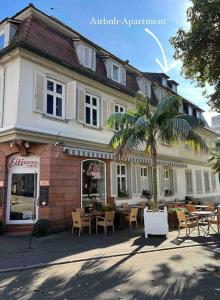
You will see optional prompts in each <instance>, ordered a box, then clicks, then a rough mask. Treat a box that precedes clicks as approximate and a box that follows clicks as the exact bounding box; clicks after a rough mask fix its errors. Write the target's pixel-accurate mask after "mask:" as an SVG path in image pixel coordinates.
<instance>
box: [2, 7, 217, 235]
mask: <svg viewBox="0 0 220 300" xmlns="http://www.w3.org/2000/svg"><path fill="white" fill-rule="evenodd" d="M0 47H1V49H0V157H1V160H0V219H3V220H4V222H6V223H7V224H8V225H18V228H22V230H23V229H24V226H23V225H26V226H28V225H29V226H30V225H31V224H33V223H34V222H35V221H36V220H37V219H38V218H47V219H49V221H50V222H51V225H52V226H53V225H54V226H61V225H62V226H63V225H65V224H66V222H67V221H69V220H70V219H71V211H73V210H74V209H75V208H76V207H79V206H81V205H82V206H88V205H89V206H92V205H93V206H94V205H98V204H97V203H99V202H102V203H107V202H109V201H113V200H114V201H115V202H116V203H117V204H120V203H122V202H129V203H131V204H132V203H137V202H141V201H143V199H142V192H143V190H152V187H151V159H150V158H149V157H146V156H145V155H144V154H143V153H140V152H136V153H133V154H132V155H130V156H129V157H127V159H126V160H124V161H116V160H114V154H113V152H112V150H111V149H110V148H109V146H108V144H109V141H110V138H111V136H112V134H113V131H112V130H110V129H108V128H107V126H106V121H107V119H108V117H109V116H110V115H111V114H112V113H113V112H115V111H126V110H128V109H129V108H134V102H133V97H134V95H135V93H136V92H137V91H138V90H141V91H142V92H143V93H144V94H145V95H146V96H147V97H148V98H149V99H150V103H151V105H152V107H153V106H155V105H157V104H158V103H159V102H160V101H162V100H163V99H164V98H165V97H166V96H168V95H172V94H177V85H178V83H176V82H175V81H173V80H169V77H168V76H167V75H166V74H162V73H147V72H146V73H143V72H141V71H139V70H137V69H136V68H135V67H133V66H131V65H130V64H129V63H128V61H122V60H121V59H119V58H118V57H115V56H114V55H112V54H111V53H109V52H108V51H107V50H105V49H102V48H101V47H99V46H98V45H96V44H94V43H92V42H91V41H89V40H88V39H86V38H85V37H83V36H82V35H80V34H79V33H77V32H75V31H74V30H73V29H72V28H69V27H68V26H67V25H65V24H63V23H62V22H59V21H58V20H57V19H54V18H52V17H49V16H47V15H46V14H44V13H43V12H41V11H39V10H38V9H37V8H35V7H33V6H32V5H30V6H28V7H27V8H25V9H24V10H22V11H21V12H19V13H17V14H16V15H15V16H14V17H12V18H10V19H5V20H3V21H2V22H1V23H0ZM182 112H183V113H185V114H189V115H194V116H196V117H198V118H202V112H203V111H202V110H201V109H200V108H199V107H197V106H196V105H194V104H192V103H190V102H189V101H188V100H185V99H183V106H182ZM200 134H201V135H202V136H203V137H204V138H205V139H206V142H207V144H208V145H211V144H214V141H215V138H216V136H217V135H216V133H214V132H212V131H211V130H210V129H209V128H204V129H202V130H201V132H200ZM158 153H159V158H158V179H159V180H158V190H159V199H160V200H162V199H164V200H166V201H171V200H174V199H180V200H182V199H185V197H186V196H192V197H194V198H199V199H201V200H210V201H218V200H219V195H220V185H219V180H218V177H217V175H216V174H213V172H212V170H211V168H210V167H209V165H208V163H207V160H208V157H207V155H205V154H202V153H195V152H194V151H193V150H192V149H191V148H189V147H188V146H187V145H186V144H184V143H183V144H180V145H176V146H172V147H171V146H169V145H164V144H162V143H161V144H160V145H159V148H158ZM19 226H22V227H19Z"/></svg>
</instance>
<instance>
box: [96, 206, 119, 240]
mask: <svg viewBox="0 0 220 300" xmlns="http://www.w3.org/2000/svg"><path fill="white" fill-rule="evenodd" d="M114 219H115V211H106V213H105V217H100V216H97V217H96V233H98V226H102V227H104V232H105V235H106V232H107V228H108V227H112V230H113V233H115V228H114Z"/></svg>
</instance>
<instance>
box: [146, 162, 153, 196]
mask: <svg viewBox="0 0 220 300" xmlns="http://www.w3.org/2000/svg"><path fill="white" fill-rule="evenodd" d="M147 173H148V180H149V190H150V192H151V193H153V184H152V167H148V168H147Z"/></svg>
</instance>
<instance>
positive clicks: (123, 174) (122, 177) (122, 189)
mask: <svg viewBox="0 0 220 300" xmlns="http://www.w3.org/2000/svg"><path fill="white" fill-rule="evenodd" d="M117 187H118V197H125V196H127V195H128V192H127V167H126V165H124V164H117Z"/></svg>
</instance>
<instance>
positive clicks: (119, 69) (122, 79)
mask: <svg viewBox="0 0 220 300" xmlns="http://www.w3.org/2000/svg"><path fill="white" fill-rule="evenodd" d="M104 62H105V66H106V71H107V77H108V78H110V79H111V80H113V81H115V82H118V83H120V84H122V85H126V68H125V66H124V65H123V64H120V63H118V62H116V61H115V60H113V59H111V58H110V57H107V58H105V60H104Z"/></svg>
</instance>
